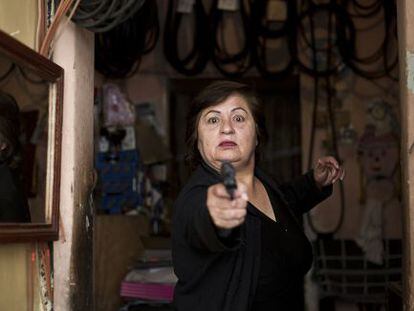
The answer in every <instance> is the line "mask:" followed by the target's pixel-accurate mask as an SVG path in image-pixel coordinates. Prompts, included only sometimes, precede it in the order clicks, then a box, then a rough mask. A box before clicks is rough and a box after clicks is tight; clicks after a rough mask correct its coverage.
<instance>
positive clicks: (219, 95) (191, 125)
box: [186, 81, 268, 168]
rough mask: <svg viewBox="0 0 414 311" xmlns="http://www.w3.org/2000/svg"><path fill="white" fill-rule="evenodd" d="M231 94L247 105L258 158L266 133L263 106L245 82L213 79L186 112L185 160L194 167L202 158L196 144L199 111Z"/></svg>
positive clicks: (257, 157)
mask: <svg viewBox="0 0 414 311" xmlns="http://www.w3.org/2000/svg"><path fill="white" fill-rule="evenodd" d="M232 95H238V96H241V97H242V98H243V99H244V100H245V101H246V103H247V105H248V106H249V108H250V110H251V112H252V115H253V119H254V121H255V123H256V135H257V141H258V145H257V147H256V152H255V153H256V160H258V159H259V155H260V150H261V149H262V147H263V146H264V145H265V143H266V141H267V138H268V135H267V130H266V126H265V118H264V112H263V106H262V103H261V101H260V100H259V98H258V96H257V95H256V93H255V91H254V90H253V89H252V88H251V87H250V86H248V85H247V84H243V83H239V82H234V81H215V82H213V83H211V84H209V85H208V86H207V87H206V88H204V89H203V90H202V91H201V92H200V93H199V94H198V95H197V96H196V97H195V98H194V99H193V101H192V102H191V106H190V109H189V111H188V114H187V129H186V146H187V154H186V161H187V163H188V164H189V165H190V167H192V168H194V167H196V166H197V165H198V164H199V163H201V161H202V158H201V155H200V152H199V151H198V145H197V140H198V137H197V128H198V122H199V121H200V115H201V111H203V110H204V109H206V108H209V107H213V106H215V105H217V104H220V103H222V102H223V101H225V100H226V99H227V98H228V97H230V96H232Z"/></svg>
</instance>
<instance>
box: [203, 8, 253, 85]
mask: <svg viewBox="0 0 414 311" xmlns="http://www.w3.org/2000/svg"><path fill="white" fill-rule="evenodd" d="M239 3H240V9H239V10H238V11H237V12H239V13H236V12H234V13H224V12H223V10H221V9H219V8H218V0H215V1H214V2H213V8H212V10H211V13H210V17H211V33H212V34H214V40H213V43H214V49H213V53H212V60H213V63H214V65H215V66H216V68H217V69H218V71H220V72H221V74H223V75H224V76H226V77H229V78H237V77H241V76H242V75H243V74H244V73H245V72H246V71H247V70H249V68H250V67H251V63H252V62H251V56H250V47H251V36H250V35H249V33H250V19H249V15H248V12H247V8H246V4H245V1H243V0H241V1H240V2H239ZM225 14H232V16H233V17H234V16H236V15H238V14H239V15H240V20H241V27H242V30H243V31H242V32H240V33H243V35H244V44H243V46H242V47H241V49H240V50H239V51H237V52H236V53H234V54H231V53H230V52H229V51H228V50H227V49H226V41H227V40H225V38H224V37H225V35H224V28H225V23H224V19H225ZM227 16H229V15H227ZM237 26H239V25H237ZM231 40H232V39H230V40H229V41H231ZM229 67H230V68H235V69H233V70H229V69H227V68H229Z"/></svg>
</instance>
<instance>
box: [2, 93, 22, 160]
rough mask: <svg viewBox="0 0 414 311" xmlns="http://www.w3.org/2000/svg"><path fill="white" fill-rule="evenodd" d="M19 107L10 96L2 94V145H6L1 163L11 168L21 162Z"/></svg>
mask: <svg viewBox="0 0 414 311" xmlns="http://www.w3.org/2000/svg"><path fill="white" fill-rule="evenodd" d="M19 112H20V110H19V106H18V105H17V102H16V100H15V99H14V97H13V96H11V95H10V94H7V93H4V92H0V145H1V143H5V144H6V148H5V149H4V150H2V151H1V150H0V163H6V164H7V165H9V166H10V167H16V166H18V164H19V162H20V156H21V155H20V151H21V150H20V141H19V136H20V122H19V120H20V119H19Z"/></svg>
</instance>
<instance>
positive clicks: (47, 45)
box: [39, 0, 80, 57]
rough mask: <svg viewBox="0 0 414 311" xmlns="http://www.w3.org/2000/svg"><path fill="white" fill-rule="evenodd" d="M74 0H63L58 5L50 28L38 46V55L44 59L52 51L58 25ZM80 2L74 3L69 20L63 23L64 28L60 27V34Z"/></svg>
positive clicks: (78, 0)
mask: <svg viewBox="0 0 414 311" xmlns="http://www.w3.org/2000/svg"><path fill="white" fill-rule="evenodd" d="M73 2H74V0H64V1H62V2H61V3H60V4H59V7H58V8H57V10H56V14H55V16H54V18H53V21H52V23H51V25H50V27H49V28H48V30H47V32H46V35H45V37H44V39H43V42H42V44H41V46H40V50H39V53H40V54H42V55H43V56H45V57H49V56H50V55H51V53H52V51H53V47H54V44H53V42H54V41H56V38H55V37H56V33H57V31H58V29H59V25H60V23H61V22H62V19H63V18H64V16H65V15H66V14H67V12H68V11H69V9H70V7H71V6H72V4H73ZM79 3H80V0H77V1H76V2H75V5H73V7H72V11H71V13H70V14H69V18H68V20H67V21H66V22H65V24H64V27H62V29H61V30H60V33H59V34H61V33H62V32H63V30H64V28H66V26H67V24H68V22H69V20H70V18H71V17H72V15H73V14H74V12H75V11H76V7H77V5H79Z"/></svg>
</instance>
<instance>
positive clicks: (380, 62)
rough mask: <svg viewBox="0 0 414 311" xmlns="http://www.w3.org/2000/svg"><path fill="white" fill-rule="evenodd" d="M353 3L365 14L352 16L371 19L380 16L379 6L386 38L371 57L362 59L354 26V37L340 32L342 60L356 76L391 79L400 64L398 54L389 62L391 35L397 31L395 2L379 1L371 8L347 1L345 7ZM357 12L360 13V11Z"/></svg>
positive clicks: (339, 44) (339, 46)
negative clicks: (359, 54) (358, 50)
mask: <svg viewBox="0 0 414 311" xmlns="http://www.w3.org/2000/svg"><path fill="white" fill-rule="evenodd" d="M349 3H352V4H353V5H354V9H355V8H359V10H361V9H364V10H366V11H367V12H365V13H364V14H363V15H360V16H359V14H358V13H357V14H355V13H354V14H351V15H350V16H353V17H354V18H355V17H361V18H362V17H363V18H369V17H372V16H374V15H376V14H378V6H379V8H380V9H381V10H382V12H383V15H384V38H383V40H382V42H381V44H380V45H379V47H378V49H376V50H375V51H374V52H373V53H371V55H368V56H365V57H360V56H358V55H357V47H356V30H355V26H353V33H354V36H353V37H352V36H347V34H346V32H344V31H342V32H338V42H337V44H338V48H339V50H340V52H341V56H342V59H343V61H344V63H345V64H346V65H347V66H348V67H349V68H351V69H352V70H353V71H354V72H355V73H356V74H358V75H360V76H362V77H364V78H367V79H370V80H373V79H379V78H383V77H386V76H388V77H391V72H392V71H393V70H394V69H395V67H396V66H397V64H398V54H397V53H396V55H395V57H394V59H393V60H392V61H391V62H390V61H389V60H388V56H389V50H390V42H391V40H390V38H391V35H392V34H393V33H394V32H395V29H396V10H395V2H394V0H377V1H375V2H373V3H372V4H371V5H370V6H362V5H361V4H360V3H359V2H358V1H356V0H354V1H351V2H349V1H347V2H346V4H345V5H349ZM356 12H359V11H358V10H357V11H356ZM375 65H376V66H377V67H378V66H381V68H378V69H370V70H369V69H367V68H370V67H371V68H372V67H373V66H375Z"/></svg>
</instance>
